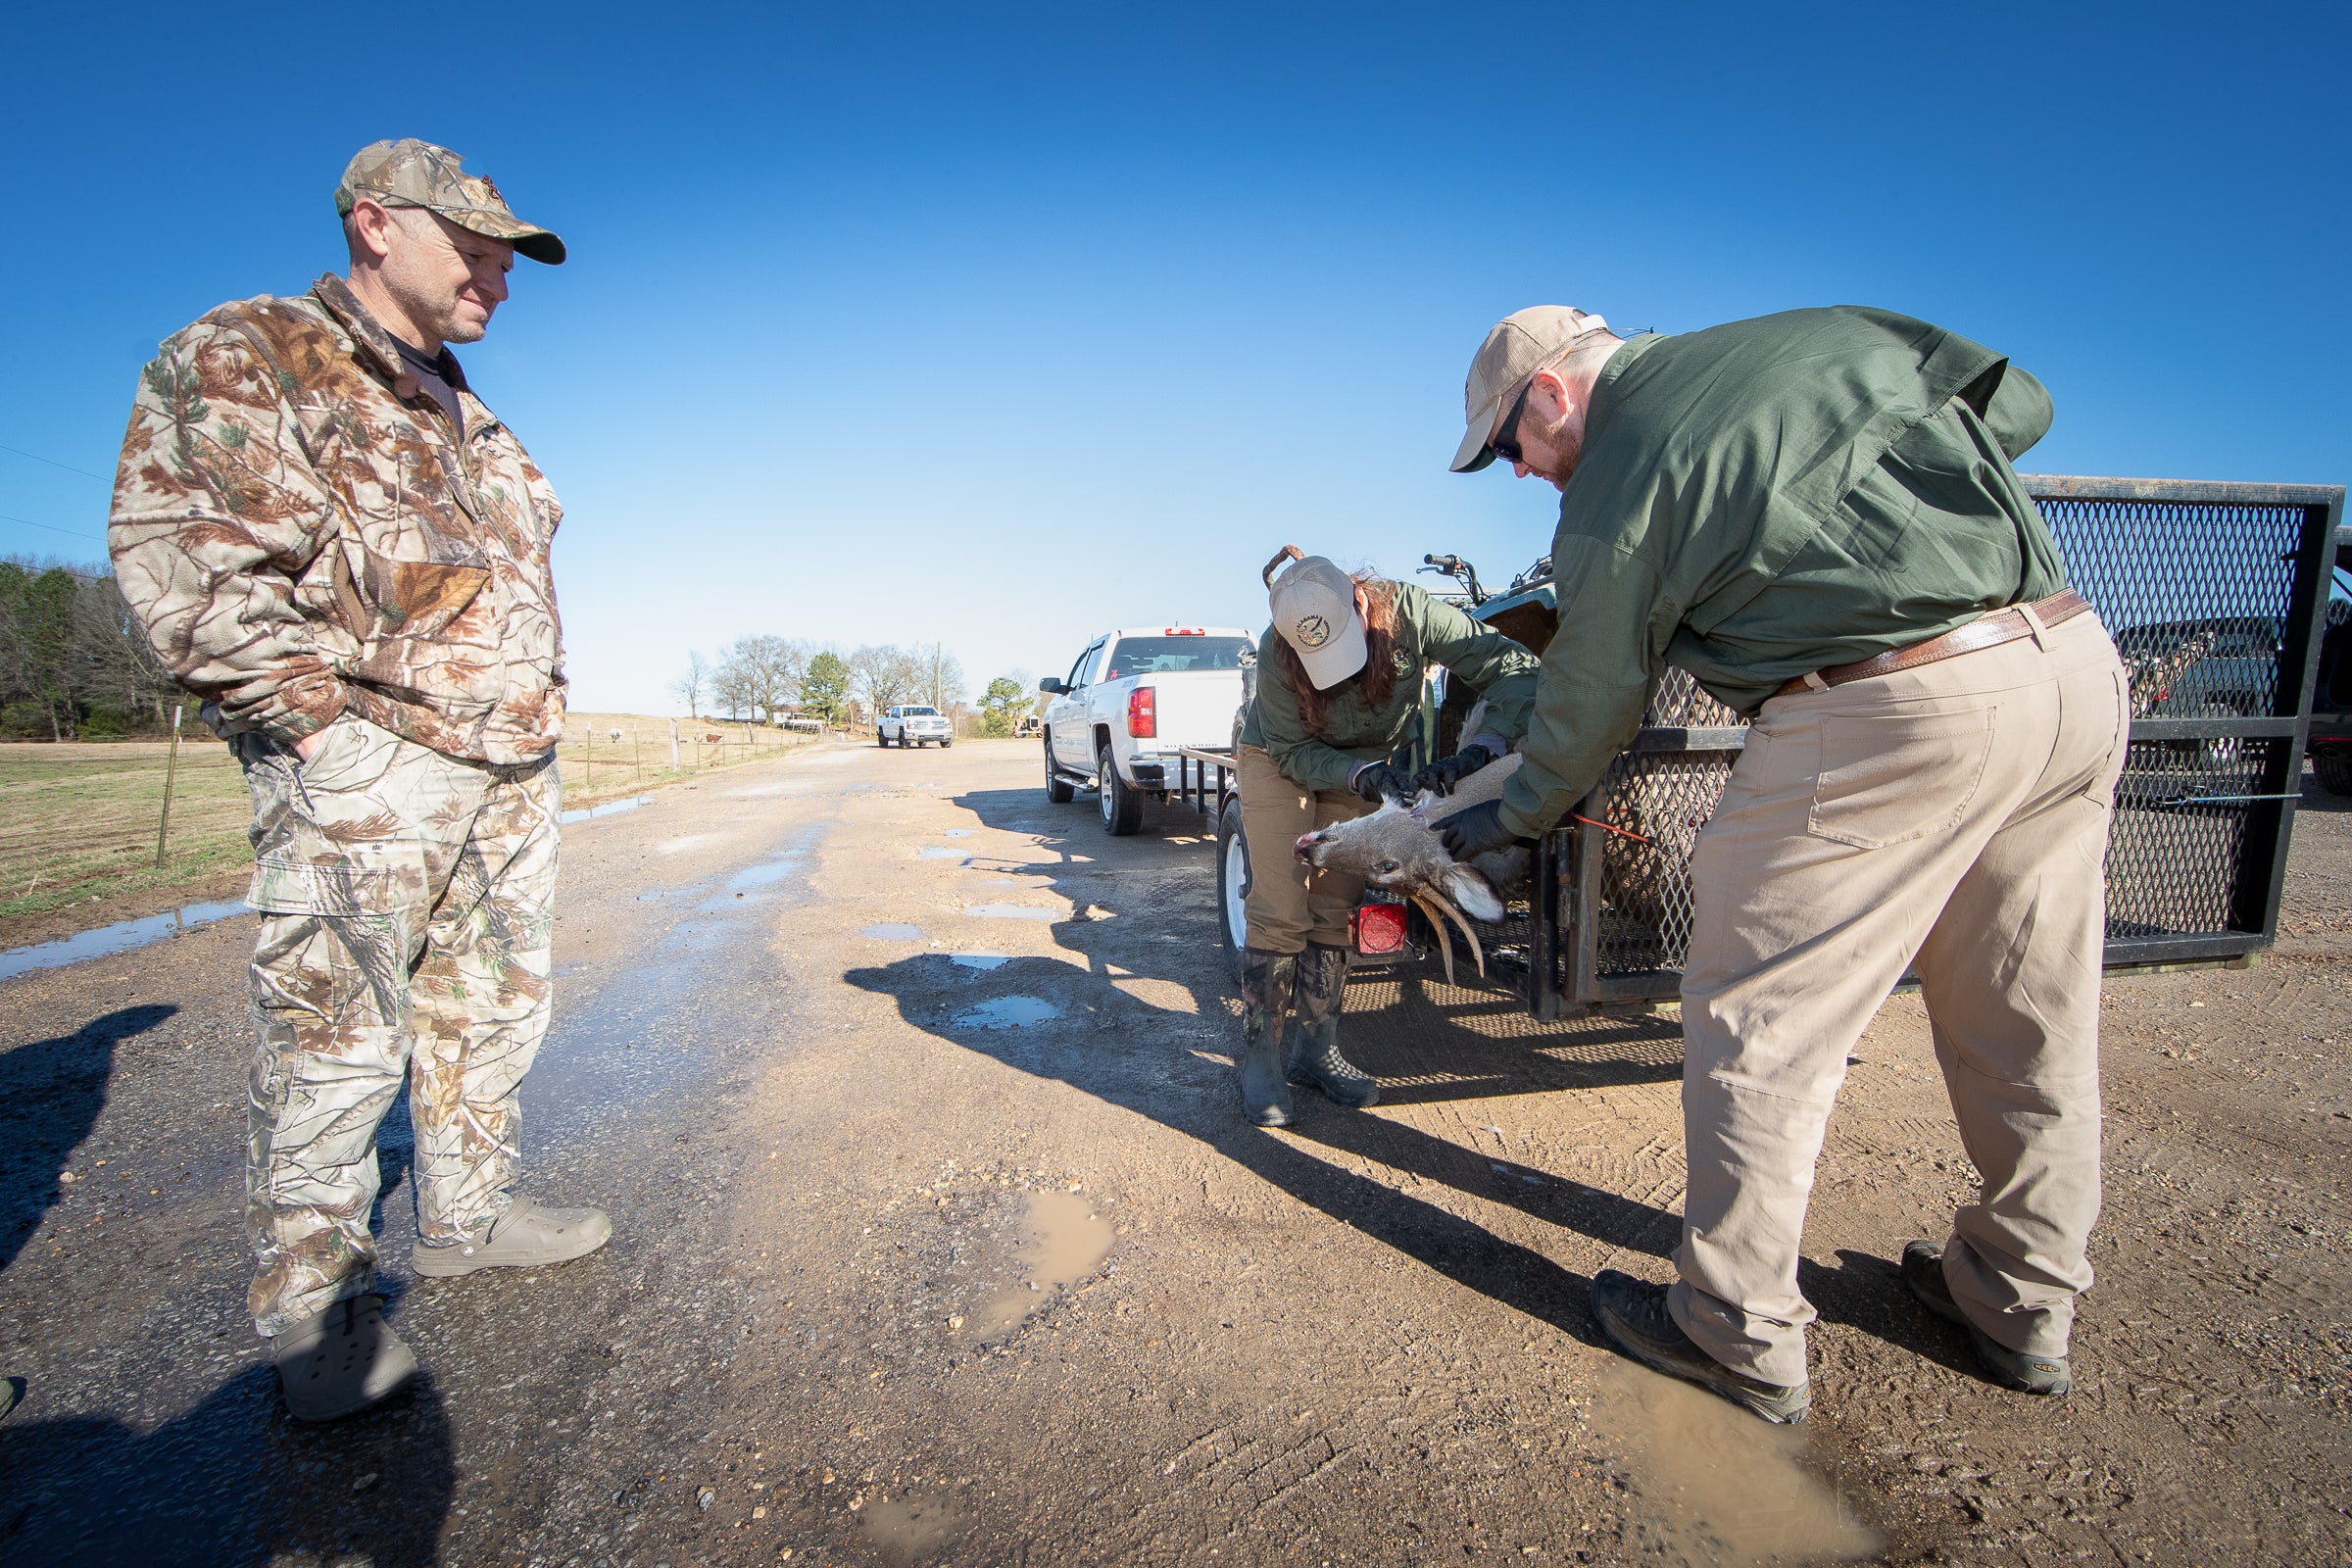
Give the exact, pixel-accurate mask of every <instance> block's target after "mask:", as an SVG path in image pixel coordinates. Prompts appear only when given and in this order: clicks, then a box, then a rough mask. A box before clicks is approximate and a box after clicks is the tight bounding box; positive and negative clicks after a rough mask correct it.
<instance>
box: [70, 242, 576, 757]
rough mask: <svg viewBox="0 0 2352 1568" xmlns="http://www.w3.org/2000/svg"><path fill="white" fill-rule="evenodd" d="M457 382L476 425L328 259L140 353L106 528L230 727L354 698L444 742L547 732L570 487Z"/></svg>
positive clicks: (559, 671)
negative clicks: (326, 266) (427, 377)
mask: <svg viewBox="0 0 2352 1568" xmlns="http://www.w3.org/2000/svg"><path fill="white" fill-rule="evenodd" d="M459 397H460V398H461V399H462V400H463V402H462V406H463V407H464V409H465V411H466V435H465V439H464V441H463V443H461V442H460V441H459V439H458V437H457V433H456V431H455V430H454V429H453V427H452V423H451V420H450V418H449V417H448V415H447V414H446V413H445V412H443V410H442V409H441V407H440V405H439V404H437V403H435V402H434V401H433V399H432V397H431V396H430V395H429V394H427V393H425V392H422V391H420V390H419V388H418V386H417V379H416V377H415V376H414V375H413V374H411V373H410V372H409V370H408V368H406V366H405V365H403V363H402V361H401V357H400V350H399V347H398V345H396V344H395V343H394V342H393V340H392V339H391V337H390V336H388V335H387V334H386V333H385V331H384V330H383V328H382V327H380V326H378V325H377V324H376V323H375V320H374V319H373V318H372V317H370V316H369V315H368V312H367V310H366V308H365V307H363V306H362V305H361V304H360V302H359V300H358V299H357V298H355V297H354V296H353V294H352V292H351V290H350V289H349V288H348V287H347V286H346V285H345V284H344V282H343V280H342V279H341V278H339V277H335V276H333V275H332V274H329V275H328V276H325V277H322V278H320V279H319V281H318V282H317V283H316V284H314V285H313V286H312V289H311V292H310V293H309V294H308V295H306V296H305V297H303V298H301V299H274V298H270V297H269V296H267V295H265V296H263V297H262V298H259V299H252V300H243V301H239V302H237V303H234V304H230V305H223V306H221V307H220V308H219V309H218V310H215V311H213V312H211V313H210V314H209V315H207V316H205V317H203V318H202V319H199V320H197V321H196V322H194V323H193V324H192V325H190V326H188V327H186V328H185V329H183V330H182V331H180V332H179V333H177V334H175V335H174V336H172V337H171V338H168V339H166V340H165V342H164V344H163V352H162V353H161V355H160V356H159V357H158V358H157V359H156V360H155V361H154V363H153V364H151V365H149V366H148V367H147V368H146V369H145V370H144V371H142V372H141V374H140V376H139V391H138V397H137V400H136V401H135V402H134V403H133V405H132V408H131V415H130V429H129V431H128V433H127V434H126V435H124V437H123V461H122V466H121V467H120V468H119V470H118V471H117V474H116V477H115V503H114V518H113V522H112V525H111V526H110V528H109V529H108V536H107V537H108V547H109V550H110V551H111V553H112V555H113V556H114V561H115V572H116V576H117V578H118V580H119V581H120V582H121V584H122V587H123V597H124V598H125V599H127V600H128V601H129V603H130V607H131V610H132V612H133V613H135V614H136V615H137V616H138V618H139V621H140V623H141V624H142V625H143V626H144V627H145V628H146V632H147V637H148V640H149V641H150V642H152V643H153V644H154V645H155V650H156V652H157V654H158V655H159V656H161V657H162V659H163V661H164V663H165V664H166V665H167V666H168V667H169V668H170V669H171V671H172V674H173V675H174V676H175V677H177V678H178V680H179V681H180V683H181V684H182V685H184V686H186V687H187V688H188V689H189V690H190V691H193V692H194V693H196V694H197V695H198V696H199V697H202V698H204V699H205V700H206V703H207V711H206V716H207V717H208V718H210V719H212V720H213V722H214V725H215V727H216V728H217V729H219V730H221V733H223V734H230V735H233V734H240V733H247V732H256V731H258V732H260V733H262V734H264V735H268V736H270V737H271V738H272V739H275V740H279V741H285V742H291V741H295V740H299V739H300V738H302V737H303V736H305V735H309V734H311V733H312V732H313V731H316V730H319V729H322V728H324V727H325V726H326V724H327V723H328V722H330V721H331V720H332V719H333V718H334V717H335V716H336V715H337V714H339V713H341V712H343V711H346V710H348V711H353V712H357V713H358V714H360V715H361V716H362V717H364V718H367V719H368V720H369V721H371V722H373V723H375V724H379V725H381V726H382V727H384V728H385V729H388V730H391V731H393V732H394V733H396V734H400V735H404V736H406V737H408V738H409V739H410V740H413V741H415V742H417V744H418V745H421V746H427V747H430V748H432V749H433V750H434V751H436V752H440V753H442V754H444V755H446V756H449V757H456V758H465V759H468V760H479V761H489V762H501V763H507V762H520V761H527V760H531V759H533V758H535V757H538V756H540V755H542V754H543V753H545V752H546V751H547V750H548V748H550V747H552V746H553V745H555V743H556V736H557V734H558V732H559V731H560V730H561V729H562V728H563V723H564V647H563V631H562V628H561V626H560V624H559V622H558V620H557V616H556V593H555V584H554V582H553V580H552V579H551V577H550V575H549V569H548V547H549V545H550V543H551V542H552V541H553V540H554V538H555V532H556V526H557V524H558V523H559V522H560V521H561V520H562V518H563V515H564V509H563V508H562V507H561V506H559V505H558V504H557V502H556V497H555V492H554V491H553V490H551V489H550V488H549V487H548V483H547V479H546V476H545V475H543V474H541V473H540V471H539V467H538V466H537V465H536V464H534V463H532V462H531V459H530V455H529V454H528V453H526V452H524V451H523V449H522V443H521V442H519V441H517V440H515V436H514V434H513V432H511V431H510V430H508V428H507V427H506V426H505V425H504V424H502V423H500V422H499V419H498V417H497V416H496V415H494V414H492V413H491V412H490V411H489V410H488V409H487V408H485V407H483V406H482V403H481V401H480V400H479V399H478V398H476V397H474V395H473V394H472V393H471V392H470V391H467V390H465V389H463V388H461V389H460V391H459Z"/></svg>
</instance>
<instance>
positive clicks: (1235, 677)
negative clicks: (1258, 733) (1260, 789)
mask: <svg viewBox="0 0 2352 1568" xmlns="http://www.w3.org/2000/svg"><path fill="white" fill-rule="evenodd" d="M1256 657H1257V645H1256V644H1255V643H1254V642H1252V641H1251V640H1250V634H1249V633H1248V632H1246V631H1243V630H1241V629H1239V628H1238V627H1233V626H1126V627H1121V628H1120V629H1119V630H1117V631H1111V632H1104V633H1103V635H1102V636H1100V637H1098V638H1096V639H1095V640H1094V641H1093V642H1091V643H1089V644H1088V645H1087V648H1086V652H1084V653H1082V654H1080V655H1079V656H1078V658H1077V661H1076V662H1074V663H1072V664H1071V665H1070V672H1069V674H1068V676H1067V677H1066V678H1063V679H1058V680H1057V679H1054V678H1053V677H1051V676H1049V677H1048V678H1047V679H1045V680H1041V681H1039V682H1038V683H1037V688H1038V690H1039V691H1042V692H1045V693H1047V694H1048V695H1050V696H1051V697H1052V698H1053V701H1052V702H1050V703H1048V704H1047V705H1046V714H1045V749H1046V798H1047V799H1048V800H1051V801H1054V802H1055V803H1060V802H1064V801H1067V800H1069V799H1071V798H1072V797H1073V796H1074V795H1076V794H1077V792H1078V791H1079V790H1082V789H1091V790H1094V791H1096V792H1097V794H1098V796H1099V797H1100V799H1101V802H1102V807H1103V831H1104V832H1105V833H1109V834H1112V835H1114V836H1121V837H1123V836H1124V835H1126V834H1129V833H1133V832H1134V831H1135V830H1136V829H1137V828H1139V827H1141V826H1142V825H1143V820H1144V803H1145V802H1146V801H1148V800H1155V801H1165V800H1167V799H1168V797H1169V792H1170V790H1172V789H1173V788H1174V787H1175V775H1176V753H1177V750H1178V748H1180V747H1185V746H1209V747H1229V746H1231V745H1232V744H1233V715H1234V712H1235V711H1236V710H1237V709H1239V708H1240V707H1241V704H1242V676H1243V670H1244V669H1245V668H1246V667H1248V666H1249V665H1250V664H1252V663H1254V662H1255V661H1256Z"/></svg>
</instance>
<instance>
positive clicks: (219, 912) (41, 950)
mask: <svg viewBox="0 0 2352 1568" xmlns="http://www.w3.org/2000/svg"><path fill="white" fill-rule="evenodd" d="M244 912H245V903H244V901H243V900H242V899H225V900H222V901H221V902H220V903H218V904H187V905H182V906H181V907H178V908H176V909H167V910H166V911H165V912H163V913H162V914H151V915H148V916H147V917H146V918H144V919H140V920H121V921H118V922H116V923H115V924H113V925H102V926H99V927H97V928H95V929H93V930H89V931H76V932H75V933H74V934H73V935H72V936H70V937H59V938H58V939H57V940H56V941H54V942H36V943H34V944H33V945H32V946H30V947H25V948H11V949H9V950H8V951H7V952H6V953H0V980H8V979H13V978H15V977H16V976H18V975H21V974H25V973H29V972H30V971H32V970H34V969H57V968H62V967H64V966H65V965H66V964H69V963H79V962H81V960H82V959H84V958H103V957H105V956H107V955H108V954H110V953H128V952H129V951H130V950H131V949H133V948H143V947H145V946H147V944H149V943H150V942H162V941H164V940H165V939H167V938H170V937H175V936H177V935H179V934H180V933H181V932H182V931H186V930H189V929H191V928H193V927H195V926H200V925H210V924H212V923H213V922H214V921H215V920H225V919H227V918H228V917H229V916H230V915H232V914H243V913H244Z"/></svg>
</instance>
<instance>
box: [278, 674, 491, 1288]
mask: <svg viewBox="0 0 2352 1568" xmlns="http://www.w3.org/2000/svg"><path fill="white" fill-rule="evenodd" d="M321 735H322V737H323V739H322V740H321V742H320V744H319V749H318V750H317V751H316V752H315V753H314V754H313V756H312V758H311V760H309V761H307V762H300V763H298V762H297V761H296V760H295V759H294V757H293V755H292V754H291V753H290V752H287V751H285V750H283V749H282V748H279V747H276V746H274V745H272V744H271V743H270V742H268V741H266V740H263V739H261V738H259V737H256V736H244V737H240V739H239V741H238V760H240V761H241V762H242V763H243V764H244V767H245V776H246V782H247V784H248V785H249V786H250V788H251V790H252V793H253V802H254V821H253V829H252V835H253V843H254V874H253V890H252V893H251V895H250V896H249V898H248V902H249V903H250V904H252V905H253V907H255V908H257V909H259V910H260V911H262V931H261V939H260V941H259V942H258V943H257V944H256V945H255V948H254V957H253V967H252V971H251V989H252V996H253V1005H254V1011H255V1015H256V1020H257V1022H258V1023H259V1025H260V1028H261V1040H260V1044H259V1049H258V1050H257V1051H256V1053H255V1055H254V1062H253V1070H252V1074H251V1082H250V1092H249V1098H248V1103H247V1113H246V1122H247V1147H246V1175H245V1191H246V1230H247V1234H248V1236H249V1238H250V1239H251V1241H252V1244H253V1248H254V1252H255V1255H256V1257H257V1259H258V1266H257V1268H256V1271H255V1274H254V1281H253V1289H252V1296H251V1303H250V1304H251V1306H252V1310H253V1316H254V1322H255V1325H256V1327H258V1328H259V1329H260V1330H261V1331H262V1332H263V1333H264V1334H275V1333H277V1332H278V1330H280V1329H281V1328H283V1327H285V1326H287V1325H288V1324H290V1323H295V1322H299V1321H301V1320H302V1319H304V1318H306V1317H311V1316H314V1315H316V1314H318V1313H319V1312H322V1311H324V1310H325V1309H326V1308H327V1307H328V1306H330V1305H332V1304H333V1303H334V1302H335V1301H336V1300H338V1299H342V1298H344V1297H347V1296H358V1295H362V1294H364V1293H366V1292H367V1291H368V1290H369V1289H371V1288H372V1285H373V1272H372V1271H373V1265H374V1258H375V1245H374V1242H373V1240H372V1239H371V1238H370V1236H369V1235H368V1216H369V1211H370V1209H371V1208H372V1207H373V1204H374V1201H375V1196H376V1182H377V1177H376V1158H375V1129H376V1124H377V1123H378V1122H380V1121H381V1120H382V1119H383V1114H384V1112H385V1110H386V1109H388V1108H389V1107H390V1106H391V1103H392V1102H393V1100H394V1098H395V1097H396V1096H397V1095H398V1093H399V1091H400V1083H401V1077H402V1075H403V1073H404V1072H405V1071H406V1070H407V1068H408V1064H409V1056H410V1043H411V1040H412V1038H413V1031H412V1028H411V1020H410V979H409V977H410V973H411V971H412V969H413V968H414V967H415V965H416V964H417V959H418V958H419V956H421V955H422V952H423V949H424V946H425V941H426V933H427V926H428V923H429V921H430V918H431V911H432V908H433V906H434V904H435V903H436V901H437V899H438V896H439V894H440V892H441V891H442V890H443V889H445V888H446V887H447V885H448V883H449V881H450V878H451V873H452V870H453V868H454V867H455V865H456V863H457V861H458V859H459V858H460V854H461V852H462V851H463V849H464V847H465V843H466V835H467V833H468V831H469V824H470V822H471V820H472V818H473V816H474V814H475V812H476V810H477V809H479V806H480V803H481V800H482V798H483V796H484V795H486V793H487V792H488V789H489V787H490V784H491V774H490V771H489V770H487V769H484V768H480V767H476V766H471V765H468V764H466V763H460V762H454V761H451V760H449V759H446V758H443V757H440V756H438V755H436V754H435V753H432V752H430V751H427V750H425V749H424V748H422V747H419V746H416V745H413V744H412V743H410V742H407V741H403V740H401V739H399V738H398V737H396V736H394V735H392V734H390V733H389V732H387V731H385V730H381V729H378V728H376V727H375V726H373V725H371V724H368V723H366V722H364V721H362V720H360V719H358V718H355V717H350V716H346V717H343V718H339V719H337V720H336V721H335V722H334V723H333V724H331V725H329V726H328V727H327V729H325V730H324V731H322V732H321Z"/></svg>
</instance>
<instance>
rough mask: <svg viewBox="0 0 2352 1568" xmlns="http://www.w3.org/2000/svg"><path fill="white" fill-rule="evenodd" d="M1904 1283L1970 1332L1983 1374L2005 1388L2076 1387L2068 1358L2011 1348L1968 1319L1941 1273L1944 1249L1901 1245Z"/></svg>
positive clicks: (2053, 1390) (2051, 1390)
mask: <svg viewBox="0 0 2352 1568" xmlns="http://www.w3.org/2000/svg"><path fill="white" fill-rule="evenodd" d="M1903 1284H1904V1285H1905V1286H1906V1287H1907V1288H1908V1289H1909V1290H1910V1292H1911V1295H1912V1298H1913V1299H1915V1300H1917V1301H1918V1302H1919V1304H1920V1305H1922V1306H1924V1307H1926V1308H1927V1309H1928V1310H1929V1311H1931V1312H1933V1313H1935V1314H1936V1316H1937V1317H1940V1318H1948V1319H1949V1320H1951V1321H1952V1322H1954V1323H1957V1324H1959V1325H1960V1326H1961V1327H1962V1328H1964V1329H1966V1330H1968V1338H1969V1343H1971V1344H1972V1345H1974V1346H1976V1348H1977V1360H1978V1361H1979V1362H1981V1363H1982V1364H1983V1365H1984V1368H1985V1376H1986V1377H1988V1378H1990V1379H1991V1380H1992V1381H1993V1382H1995V1383H1997V1384H1999V1385H2000V1386H2001V1387H2002V1388H2004V1389H2015V1390H2016V1391H2017V1392H2018V1393H2020V1394H2067V1393H2070V1392H2072V1391H2073V1389H2074V1386H2075V1375H2074V1371H2073V1369H2072V1368H2070V1367H2069V1366H2068V1365H2067V1360H2066V1357H2065V1356H2063V1355H2028V1354H2026V1353H2025V1352H2024V1351H2023V1350H2012V1349H2010V1348H2009V1347H2007V1346H2005V1345H2003V1344H2002V1343H2001V1342H2000V1341H1998V1340H1996V1339H1994V1338H1993V1337H1992V1336H1991V1335H1989V1334H1986V1333H1985V1331H1984V1330H1983V1329H1981V1328H1979V1327H1977V1326H1976V1325H1975V1324H1974V1323H1971V1322H1970V1321H1969V1320H1968V1314H1967V1313H1965V1312H1963V1311H1961V1310H1960V1303H1959V1302H1958V1301H1955V1300H1953V1299H1952V1287H1951V1285H1950V1283H1949V1282H1947V1281H1946V1280H1945V1279H1944V1277H1943V1249H1942V1248H1941V1247H1939V1246H1938V1245H1936V1243H1934V1242H1906V1243H1904V1244H1903Z"/></svg>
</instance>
